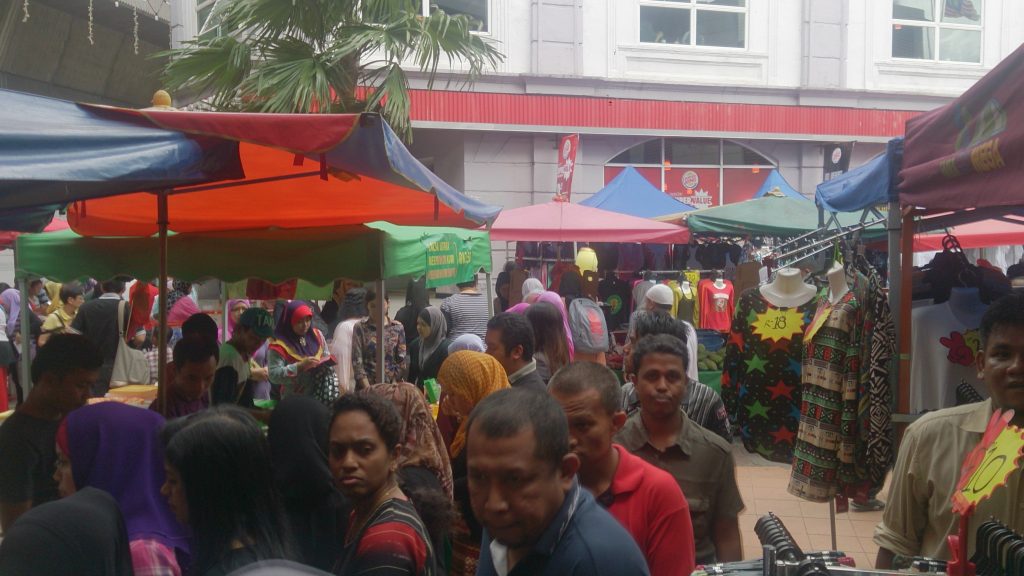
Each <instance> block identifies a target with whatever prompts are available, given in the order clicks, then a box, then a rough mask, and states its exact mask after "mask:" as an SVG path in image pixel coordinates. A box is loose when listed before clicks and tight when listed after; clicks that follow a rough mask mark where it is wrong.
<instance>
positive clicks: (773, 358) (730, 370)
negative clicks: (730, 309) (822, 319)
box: [722, 288, 818, 464]
mask: <svg viewBox="0 0 1024 576" xmlns="http://www.w3.org/2000/svg"><path fill="white" fill-rule="evenodd" d="M817 307H818V299H817V297H815V298H811V300H810V301H809V302H807V303H805V304H803V305H801V306H798V307H796V308H779V307H776V306H773V305H772V304H771V303H770V302H768V301H767V300H765V299H764V296H762V295H761V292H760V290H758V289H757V288H752V289H750V290H747V291H746V292H744V293H743V295H742V296H740V299H739V302H738V303H737V304H736V314H735V315H734V316H733V321H732V330H731V331H730V333H729V341H728V344H727V345H726V349H725V361H724V366H723V372H722V400H723V401H724V402H725V407H726V409H727V410H728V412H729V414H730V416H732V418H733V422H735V423H736V424H737V425H738V426H739V431H740V438H741V439H742V440H743V446H744V447H745V448H746V449H747V451H749V452H756V453H758V454H760V455H762V456H764V457H765V458H767V459H769V460H772V461H775V462H783V463H786V464H788V463H790V461H791V460H792V457H793V441H794V439H795V438H796V433H797V428H798V426H799V424H800V373H801V364H800V358H801V353H802V350H803V335H804V330H805V329H806V327H807V324H808V323H810V321H811V318H813V316H814V311H815V310H816V309H817Z"/></svg>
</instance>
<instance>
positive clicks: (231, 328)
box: [227, 298, 251, 340]
mask: <svg viewBox="0 0 1024 576" xmlns="http://www.w3.org/2000/svg"><path fill="white" fill-rule="evenodd" d="M239 304H245V307H246V308H248V307H250V306H251V304H249V301H248V300H246V299H245V298H239V299H237V300H228V318H227V325H228V340H231V336H233V335H234V333H235V321H234V320H232V319H231V311H232V310H234V309H235V306H238V305H239Z"/></svg>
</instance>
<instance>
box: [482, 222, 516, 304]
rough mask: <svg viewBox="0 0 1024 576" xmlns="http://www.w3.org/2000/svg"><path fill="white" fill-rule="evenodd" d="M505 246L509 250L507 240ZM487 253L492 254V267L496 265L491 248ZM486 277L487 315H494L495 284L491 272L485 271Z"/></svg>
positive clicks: (488, 230)
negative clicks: (493, 284)
mask: <svg viewBox="0 0 1024 576" xmlns="http://www.w3.org/2000/svg"><path fill="white" fill-rule="evenodd" d="M490 245H491V225H490V224H488V225H487V247H488V248H490ZM505 246H506V250H507V246H508V243H507V242H506V243H505ZM487 253H488V254H490V255H491V267H494V254H493V253H492V252H491V251H490V250H488V251H487ZM504 266H505V263H504V262H502V267H504ZM503 269H504V268H503ZM484 277H485V278H486V279H487V316H488V317H494V286H492V285H491V273H490V272H484ZM511 281H512V278H509V282H511ZM510 285H511V284H510Z"/></svg>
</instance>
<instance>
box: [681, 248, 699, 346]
mask: <svg viewBox="0 0 1024 576" xmlns="http://www.w3.org/2000/svg"><path fill="white" fill-rule="evenodd" d="M690 251H691V252H693V251H694V250H693V249H691V250H690ZM683 278H684V279H685V280H686V281H687V282H689V283H690V289H691V290H693V293H694V294H695V295H696V298H694V300H693V327H694V328H703V326H701V325H700V270H683Z"/></svg>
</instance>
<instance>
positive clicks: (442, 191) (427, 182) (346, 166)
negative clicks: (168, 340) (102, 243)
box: [0, 90, 500, 236]
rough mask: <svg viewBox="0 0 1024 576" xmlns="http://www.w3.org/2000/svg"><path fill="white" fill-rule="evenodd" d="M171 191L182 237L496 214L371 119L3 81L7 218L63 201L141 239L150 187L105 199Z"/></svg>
mask: <svg viewBox="0 0 1024 576" xmlns="http://www.w3.org/2000/svg"><path fill="white" fill-rule="evenodd" d="M303 159H306V160H305V162H304V163H305V166H303V165H301V164H302V163H303ZM321 178H326V179H321ZM212 182H221V184H218V185H212V186H205V184H208V183H212ZM190 185H198V186H192V187H191V188H186V189H184V190H183V189H182V187H183V186H190ZM172 188H173V189H175V191H176V192H178V191H182V192H184V191H188V192H190V193H189V194H182V195H180V196H179V195H175V197H173V198H172V199H171V201H170V216H171V229H172V230H175V231H179V232H185V231H192V232H195V231H210V230H224V229H258V228H269V227H275V226H276V227H281V228H297V227H311V226H321V225H330V226H336V225H344V224H361V223H363V222H370V221H374V220H384V219H386V220H388V221H390V222H395V223H398V224H409V225H451V226H464V227H470V226H472V227H475V226H477V225H479V224H481V223H486V222H490V221H492V220H493V219H494V218H495V217H496V216H497V214H498V212H499V211H500V208H499V207H497V206H489V205H486V204H483V203H481V202H479V201H476V200H474V199H472V198H469V197H467V196H465V195H463V194H461V193H460V192H458V191H457V190H455V189H454V188H452V187H451V186H450V185H448V184H446V183H445V182H444V181H443V180H441V179H440V178H439V177H437V176H436V175H435V174H433V173H432V172H430V171H429V170H427V168H426V167H424V166H423V165H422V164H421V163H420V162H419V161H418V160H416V158H414V157H413V156H412V154H411V153H410V152H409V150H408V149H407V148H405V146H404V145H403V144H402V143H401V141H400V140H399V139H398V138H397V136H395V134H394V132H392V131H391V128H390V127H389V126H388V125H387V124H386V123H385V122H384V121H383V120H382V119H381V118H380V117H379V116H378V115H375V114H226V113H213V112H183V111H175V110H156V109H146V110H128V109H122V108H109V107H102V106H92V105H85V104H75V103H71V102H66V101H61V100H54V99H50V98H43V97H39V96H32V95H27V94H21V93H18V92H11V91H6V90H0V210H3V211H4V212H5V214H6V213H8V211H10V210H15V209H24V208H30V207H38V206H44V205H45V206H48V208H49V210H50V211H51V212H52V210H53V209H54V208H55V207H57V206H60V205H66V204H70V203H73V205H72V207H71V209H70V211H69V221H70V222H71V225H72V227H73V228H75V229H76V230H77V231H79V232H80V233H82V234H86V235H124V236H127V235H137V236H148V235H150V234H152V233H154V232H155V231H156V200H155V198H154V195H152V194H148V193H136V194H128V195H127V196H124V197H121V198H116V197H115V198H107V197H110V196H115V195H118V194H127V193H130V192H138V191H154V190H167V189H172ZM243 206H244V209H242V207H243ZM41 228H42V226H38V227H37V229H41Z"/></svg>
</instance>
